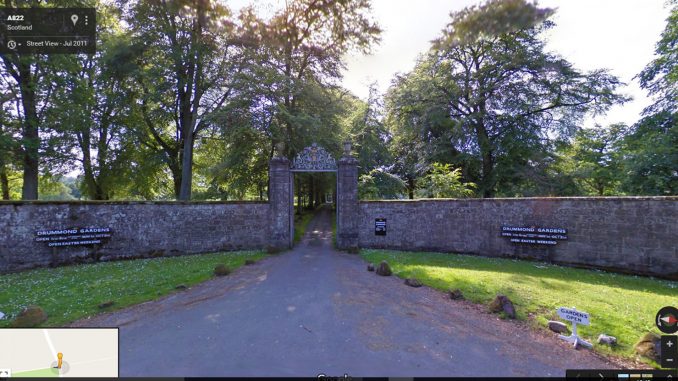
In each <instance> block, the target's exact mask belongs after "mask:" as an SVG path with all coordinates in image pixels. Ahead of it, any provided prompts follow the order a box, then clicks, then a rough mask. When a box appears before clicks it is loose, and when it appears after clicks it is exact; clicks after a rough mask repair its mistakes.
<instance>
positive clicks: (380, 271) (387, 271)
mask: <svg viewBox="0 0 678 381" xmlns="http://www.w3.org/2000/svg"><path fill="white" fill-rule="evenodd" d="M376 273H377V275H381V276H391V274H393V272H392V271H391V266H389V265H388V262H386V261H381V263H380V264H379V267H377V271H376Z"/></svg>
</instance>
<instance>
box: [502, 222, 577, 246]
mask: <svg viewBox="0 0 678 381" xmlns="http://www.w3.org/2000/svg"><path fill="white" fill-rule="evenodd" d="M501 236H502V237H506V238H509V239H510V241H511V242H513V243H528V244H534V245H555V244H557V243H558V241H559V240H566V239H567V229H563V228H542V227H537V226H502V227H501Z"/></svg>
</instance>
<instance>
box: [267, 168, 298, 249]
mask: <svg viewBox="0 0 678 381" xmlns="http://www.w3.org/2000/svg"><path fill="white" fill-rule="evenodd" d="M291 179H292V176H291V175H290V161H289V160H287V158H284V157H274V158H273V159H271V161H270V162H269V170H268V187H269V200H268V203H269V220H270V229H271V232H270V237H271V238H270V242H269V244H270V246H271V248H273V249H277V250H283V249H288V248H290V247H291V245H292V237H291V236H290V232H291V231H292V228H293V227H292V226H290V220H291V217H293V216H290V211H291V210H292V209H293V207H294V205H293V204H292V203H291V202H290V200H291V198H290V192H291V191H292V184H291V183H290V181H291Z"/></svg>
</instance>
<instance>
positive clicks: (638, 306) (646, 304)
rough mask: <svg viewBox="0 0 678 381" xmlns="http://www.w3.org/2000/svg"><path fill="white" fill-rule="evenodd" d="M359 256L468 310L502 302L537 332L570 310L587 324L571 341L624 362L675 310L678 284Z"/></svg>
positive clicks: (450, 259)
mask: <svg viewBox="0 0 678 381" xmlns="http://www.w3.org/2000/svg"><path fill="white" fill-rule="evenodd" d="M361 255H362V256H363V258H364V259H366V260H367V261H369V262H372V263H375V264H377V263H379V262H381V261H382V260H386V261H387V262H388V263H389V265H391V268H392V269H393V272H394V274H395V275H398V276H399V277H403V278H406V277H415V278H417V279H419V280H420V281H421V282H422V283H424V284H426V285H428V286H431V287H433V288H436V289H439V290H443V291H447V290H450V289H454V288H459V289H461V291H462V292H463V294H464V296H465V297H466V299H469V300H471V301H473V302H476V303H488V302H489V301H490V300H492V299H493V298H494V297H495V296H496V294H497V293H502V294H505V295H507V296H508V297H509V298H510V299H511V300H512V301H513V303H514V304H515V306H516V311H517V314H518V319H523V320H525V319H527V317H528V313H532V314H534V319H529V320H530V321H531V322H532V323H533V324H534V325H536V326H538V327H542V328H544V329H548V328H546V322H547V320H550V319H553V320H561V319H559V318H558V316H557V315H556V312H555V310H556V308H557V307H561V306H562V307H576V308H577V309H579V310H582V311H585V312H588V313H589V314H590V316H591V326H588V327H587V326H578V327H577V330H578V333H579V335H580V336H583V337H584V338H585V339H587V340H588V341H590V342H592V343H594V348H595V349H596V350H599V351H600V352H603V353H608V354H615V355H618V356H621V357H626V358H634V357H635V355H634V353H633V345H634V344H635V343H636V342H637V341H638V339H639V338H640V337H641V336H642V335H643V334H644V333H646V332H648V331H650V332H655V333H659V334H661V333H660V332H659V330H658V329H657V328H656V326H655V325H654V318H655V315H656V314H657V311H659V309H660V308H661V307H664V306H669V305H673V306H675V305H676V304H677V303H678V282H672V281H666V280H659V279H654V278H646V277H637V276H629V275H620V274H614V273H608V272H603V271H593V270H583V269H574V268H569V267H561V266H555V265H548V264H545V263H539V262H530V261H520V260H511V259H498V258H484V257H476V256H470V255H457V254H445V253H415V252H401V251H387V250H362V251H361ZM568 325H569V323H568ZM600 333H605V334H608V335H612V336H615V337H616V338H617V340H618V344H619V345H618V346H617V347H616V348H612V349H611V348H610V347H608V346H605V345H598V344H597V343H596V339H597V338H598V335H599V334H600ZM652 365H654V366H657V364H654V363H652Z"/></svg>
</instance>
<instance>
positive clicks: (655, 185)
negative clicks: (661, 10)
mask: <svg viewBox="0 0 678 381" xmlns="http://www.w3.org/2000/svg"><path fill="white" fill-rule="evenodd" d="M670 4H671V6H672V8H671V11H670V14H669V17H668V19H667V23H666V28H665V29H664V31H663V32H662V35H661V38H660V40H659V41H658V42H657V44H656V46H655V58H654V59H653V60H652V61H651V62H650V63H649V64H648V65H647V66H646V67H645V69H644V70H643V71H642V72H641V73H640V74H639V75H638V78H639V79H640V86H641V87H642V88H643V89H645V90H647V91H648V92H649V94H650V96H652V97H653V103H652V104H651V105H650V106H648V107H647V108H645V110H643V118H642V119H641V120H640V121H638V123H636V124H635V125H634V126H633V129H632V132H631V133H630V134H629V135H628V137H627V139H626V141H625V146H624V156H625V160H624V161H625V171H626V173H625V177H624V181H623V184H622V187H623V188H624V189H625V190H626V191H627V192H630V193H635V194H651V195H675V194H678V171H677V170H676V168H678V112H676V110H678V1H675V0H673V1H671V2H670Z"/></svg>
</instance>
